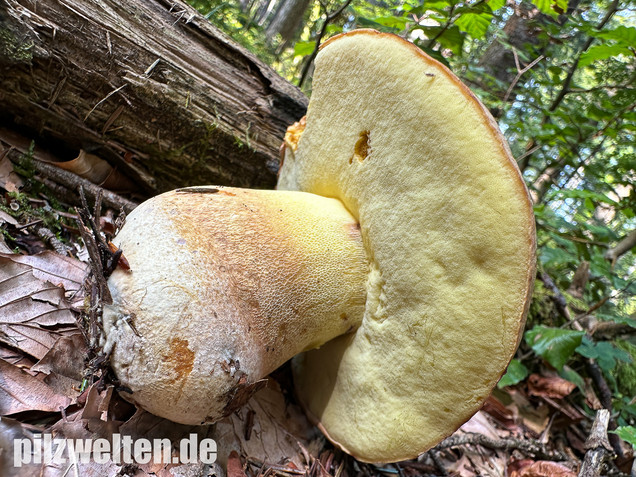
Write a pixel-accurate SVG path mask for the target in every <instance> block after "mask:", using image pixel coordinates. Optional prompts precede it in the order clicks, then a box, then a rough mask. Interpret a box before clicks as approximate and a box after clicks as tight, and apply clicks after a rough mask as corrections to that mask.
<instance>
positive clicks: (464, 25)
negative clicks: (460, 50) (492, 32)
mask: <svg viewBox="0 0 636 477" xmlns="http://www.w3.org/2000/svg"><path fill="white" fill-rule="evenodd" d="M491 21H492V15H490V14H486V13H482V14H476V13H465V14H463V15H462V16H460V17H459V18H458V19H457V20H456V21H455V25H457V26H458V27H459V29H460V30H461V31H465V32H466V33H468V34H469V35H470V36H472V37H473V38H477V39H479V38H483V37H484V36H485V35H486V32H487V31H488V27H489V26H490V23H491Z"/></svg>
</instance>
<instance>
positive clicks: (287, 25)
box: [265, 0, 310, 43]
mask: <svg viewBox="0 0 636 477" xmlns="http://www.w3.org/2000/svg"><path fill="white" fill-rule="evenodd" d="M309 3H310V0H283V1H282V2H281V3H280V4H279V5H278V8H277V9H276V13H275V14H274V17H273V18H272V19H271V20H270V22H269V24H268V25H267V28H266V30H265V35H266V37H267V41H269V42H270V43H271V41H272V39H273V38H274V36H276V34H277V33H280V35H281V37H282V38H283V40H284V41H291V40H292V39H293V38H294V36H295V35H296V32H297V31H298V29H299V28H300V25H301V24H302V20H303V16H304V14H305V11H306V10H307V7H309Z"/></svg>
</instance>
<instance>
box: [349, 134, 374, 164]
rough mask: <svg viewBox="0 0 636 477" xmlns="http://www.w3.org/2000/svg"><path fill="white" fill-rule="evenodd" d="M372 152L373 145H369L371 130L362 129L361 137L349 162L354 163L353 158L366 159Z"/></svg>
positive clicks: (360, 160)
mask: <svg viewBox="0 0 636 477" xmlns="http://www.w3.org/2000/svg"><path fill="white" fill-rule="evenodd" d="M370 153H371V146H370V145H369V131H362V132H361V133H360V138H359V139H358V141H357V142H356V145H355V147H354V148H353V156H351V157H350V158H349V164H353V159H354V158H355V159H357V160H358V162H362V161H364V160H365V159H366V158H367V157H369V154H370Z"/></svg>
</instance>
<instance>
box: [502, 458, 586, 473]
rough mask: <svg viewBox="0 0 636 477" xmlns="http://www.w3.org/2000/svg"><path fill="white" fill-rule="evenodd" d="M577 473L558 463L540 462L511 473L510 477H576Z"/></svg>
mask: <svg viewBox="0 0 636 477" xmlns="http://www.w3.org/2000/svg"><path fill="white" fill-rule="evenodd" d="M576 475H577V474H576V472H574V471H572V469H570V468H569V467H566V466H565V465H563V464H559V463H558V462H550V461H547V460H539V461H536V462H532V463H529V465H525V466H521V467H520V468H519V469H518V470H516V471H513V472H510V477H576Z"/></svg>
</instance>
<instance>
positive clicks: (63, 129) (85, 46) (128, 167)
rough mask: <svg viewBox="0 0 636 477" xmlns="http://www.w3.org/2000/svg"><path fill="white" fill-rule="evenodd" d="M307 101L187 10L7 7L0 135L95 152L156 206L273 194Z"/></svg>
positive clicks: (111, 4) (68, 152) (174, 1)
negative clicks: (176, 196) (173, 200)
mask: <svg viewBox="0 0 636 477" xmlns="http://www.w3.org/2000/svg"><path fill="white" fill-rule="evenodd" d="M306 106H307V98H306V97H305V96H304V95H303V94H302V93H301V92H300V90H299V89H298V88H296V87H295V86H292V85H291V84H289V83H288V82H286V81H285V80H283V79H282V78H281V77H279V76H278V75H277V74H276V73H275V72H274V71H273V70H271V69H270V68H269V67H268V66H266V65H265V64H264V63H262V62H261V61H260V60H258V59H257V58H256V57H255V56H254V55H252V54H251V53H249V52H248V51H247V50H245V49H244V48H242V47H241V46H239V45H237V44H236V43H234V42H233V41H232V40H230V39H229V38H227V37H226V36H225V35H224V34H222V33H220V32H219V31H218V30H216V29H215V28H214V27H213V26H211V25H210V23H209V22H208V20H206V19H205V18H203V17H202V16H201V15H199V14H198V13H197V12H196V11H195V10H193V9H192V8H191V7H189V6H187V5H185V4H183V3H181V2H180V1H178V0H127V1H126V2H120V1H118V0H39V1H38V2H32V1H29V0H5V1H4V2H2V3H1V4H0V127H1V126H4V127H5V128H9V129H13V130H15V131H17V132H20V133H21V134H23V135H26V136H29V137H31V138H35V140H36V143H37V145H39V146H45V147H47V148H48V149H49V150H50V151H51V152H53V155H55V156H57V157H59V158H60V159H71V158H73V157H75V156H76V155H77V152H78V150H79V149H85V150H87V151H89V152H91V153H92V154H95V155H97V156H99V157H101V158H102V159H105V160H106V161H108V162H109V163H110V164H111V165H112V166H114V167H116V168H118V170H120V171H122V172H124V173H125V174H126V175H128V176H129V177H130V178H132V179H133V180H134V181H135V183H136V184H137V185H138V186H139V191H138V193H139V195H142V196H148V195H152V194H156V193H157V192H161V191H165V190H168V189H172V188H176V187H182V186H185V185H196V184H204V183H210V184H219V185H234V186H239V187H265V188H266V187H272V186H273V185H274V184H275V181H276V172H277V169H278V162H279V159H278V149H279V146H280V144H281V142H282V138H283V136H284V134H285V129H286V127H287V125H289V124H291V123H293V122H294V121H297V120H298V119H299V118H300V117H301V116H302V115H303V114H304V112H305V110H306Z"/></svg>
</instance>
